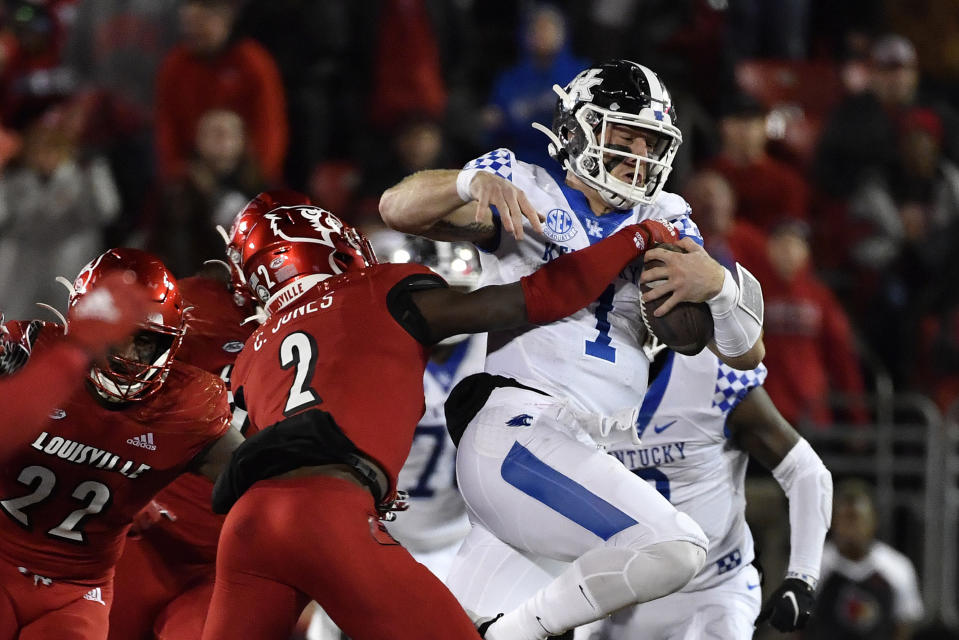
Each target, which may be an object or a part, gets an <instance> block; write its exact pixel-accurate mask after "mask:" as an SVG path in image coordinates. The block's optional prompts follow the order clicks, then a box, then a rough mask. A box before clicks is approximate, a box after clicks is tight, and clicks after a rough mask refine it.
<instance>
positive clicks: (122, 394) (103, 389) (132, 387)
mask: <svg viewBox="0 0 959 640" xmlns="http://www.w3.org/2000/svg"><path fill="white" fill-rule="evenodd" d="M169 357H170V350H169V349H167V350H166V351H164V352H163V353H162V354H160V357H159V358H157V359H156V360H155V361H154V362H153V364H152V365H150V370H149V371H148V372H147V374H146V375H145V376H144V378H143V382H133V383H130V384H123V383H120V382H116V381H115V380H113V379H111V378H110V376H108V375H107V374H106V373H104V372H103V371H102V370H100V369H98V368H97V367H92V368H91V369H90V379H91V380H93V382H94V383H95V384H94V388H95V389H96V390H97V393H99V394H100V396H101V397H102V398H103V399H104V400H106V401H108V402H125V401H126V400H130V399H132V398H134V397H136V395H137V394H139V393H140V392H141V391H142V390H143V388H144V387H146V383H147V382H148V381H149V380H150V379H151V378H152V377H153V376H155V375H156V374H157V373H158V372H159V371H162V370H163V367H164V366H165V365H166V362H167V360H168V359H169Z"/></svg>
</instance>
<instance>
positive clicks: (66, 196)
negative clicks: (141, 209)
mask: <svg viewBox="0 0 959 640" xmlns="http://www.w3.org/2000/svg"><path fill="white" fill-rule="evenodd" d="M69 119H70V118H69V114H68V110H66V109H64V107H63V106H59V107H54V108H53V109H51V110H50V111H48V112H47V113H46V114H44V116H43V117H42V118H41V119H40V120H38V121H36V122H34V123H33V125H32V126H31V127H30V128H29V130H28V131H27V133H26V135H25V139H24V148H23V153H22V162H21V164H20V165H19V166H18V167H15V168H10V169H8V170H7V171H6V172H5V173H4V174H3V175H2V176H0V226H2V228H3V234H2V235H0V300H4V305H5V311H6V313H7V315H8V317H10V318H30V317H33V316H34V309H33V307H32V306H33V303H34V302H44V303H47V304H54V305H55V304H56V303H57V302H59V301H60V300H61V299H62V294H63V288H62V287H61V286H60V285H59V284H57V283H56V282H55V281H54V278H56V277H57V276H62V275H64V274H72V273H77V272H78V271H79V270H80V267H82V266H83V265H84V264H85V263H86V262H87V260H89V258H90V256H91V255H95V254H96V253H98V252H100V251H102V250H103V244H104V239H103V229H104V228H105V227H106V226H107V225H108V224H109V223H110V222H112V221H113V220H114V219H116V217H117V215H118V213H119V210H120V201H119V196H118V193H117V189H116V186H115V184H114V182H113V176H112V174H111V172H110V168H109V165H108V164H107V162H106V161H105V160H103V159H102V158H100V157H97V156H94V157H86V158H84V157H83V156H81V154H80V149H79V148H78V146H77V140H76V138H75V135H74V134H73V133H72V132H71V130H70V126H69ZM25 265H30V266H29V268H25Z"/></svg>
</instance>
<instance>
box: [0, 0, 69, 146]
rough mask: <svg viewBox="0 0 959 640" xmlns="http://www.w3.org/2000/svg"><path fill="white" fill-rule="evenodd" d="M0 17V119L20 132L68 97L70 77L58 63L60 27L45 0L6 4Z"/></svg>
mask: <svg viewBox="0 0 959 640" xmlns="http://www.w3.org/2000/svg"><path fill="white" fill-rule="evenodd" d="M6 4H7V6H6V7H4V8H3V11H4V12H5V13H6V15H5V16H0V19H4V20H3V21H4V22H5V23H6V24H5V25H4V26H6V27H8V28H9V29H10V36H11V37H8V38H7V39H6V40H5V42H4V46H2V47H0V48H2V54H0V121H2V122H3V124H4V125H5V126H7V127H10V128H12V129H16V130H20V131H22V130H23V129H25V128H26V127H27V126H28V125H29V124H30V123H31V122H32V121H33V120H35V119H36V118H38V117H40V115H41V114H43V113H44V112H45V111H47V110H48V109H50V107H52V106H53V105H55V104H57V103H59V102H62V101H63V100H65V99H67V98H69V97H70V95H71V94H72V93H73V91H74V90H75V89H76V79H75V77H74V75H73V74H72V73H71V72H70V70H69V69H67V68H64V67H62V66H61V65H60V53H61V50H62V48H63V42H64V29H63V26H62V25H61V24H60V21H59V19H58V18H57V15H56V13H55V12H54V11H53V9H52V7H50V6H49V5H48V3H42V2H28V1H27V0H17V1H15V2H9V3H6Z"/></svg>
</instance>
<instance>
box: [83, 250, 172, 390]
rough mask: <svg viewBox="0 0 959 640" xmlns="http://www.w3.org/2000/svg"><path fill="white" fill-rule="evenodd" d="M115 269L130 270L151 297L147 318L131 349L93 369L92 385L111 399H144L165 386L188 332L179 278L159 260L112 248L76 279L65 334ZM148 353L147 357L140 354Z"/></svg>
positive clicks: (91, 373)
mask: <svg viewBox="0 0 959 640" xmlns="http://www.w3.org/2000/svg"><path fill="white" fill-rule="evenodd" d="M116 272H120V273H122V272H129V273H132V274H133V275H134V277H135V278H136V281H137V282H138V283H139V284H141V285H143V286H144V287H146V289H147V291H148V295H149V304H148V309H147V315H146V317H147V320H146V321H145V322H144V323H142V324H141V325H140V329H139V331H138V332H137V333H136V334H135V335H134V337H133V338H132V341H133V344H134V345H135V346H134V349H135V351H136V355H131V353H130V347H129V345H128V347H127V348H126V349H124V350H116V349H115V350H113V351H111V352H110V354H109V355H108V356H107V357H106V358H105V360H104V361H102V362H97V363H94V365H93V366H92V368H91V369H90V374H89V376H88V377H89V380H90V383H91V384H92V385H93V386H94V387H95V388H96V389H97V391H98V392H99V393H100V395H101V396H103V397H104V398H105V399H107V400H110V401H112V402H129V401H134V400H144V399H146V398H148V397H150V396H152V395H153V394H155V393H156V392H157V391H159V390H160V387H161V386H162V385H163V382H164V381H165V380H166V377H167V375H168V374H169V372H170V367H171V366H172V365H173V357H174V356H175V355H176V352H177V349H179V347H180V343H181V342H182V341H183V335H184V333H185V332H186V318H185V317H184V311H185V309H184V303H183V298H182V297H181V295H180V291H179V289H178V288H177V283H176V279H175V278H174V277H173V274H172V273H170V271H169V270H168V269H167V268H166V266H164V264H163V263H162V262H160V260H159V259H157V258H156V257H154V256H153V255H151V254H149V253H147V252H145V251H140V250H138V249H111V250H109V251H107V252H106V253H104V254H103V255H101V256H99V257H97V258H95V259H94V260H93V261H92V262H90V263H89V264H87V265H86V266H85V267H84V268H83V269H82V270H81V271H80V275H78V276H77V279H76V281H74V283H73V292H72V293H71V294H70V301H69V304H68V307H67V333H69V328H70V320H71V314H72V311H73V309H74V308H75V307H76V305H77V303H78V302H79V301H80V300H81V299H83V298H84V297H87V296H95V295H97V283H98V282H100V281H101V280H103V278H104V277H105V276H107V275H108V274H111V273H116ZM146 353H149V355H141V354H146Z"/></svg>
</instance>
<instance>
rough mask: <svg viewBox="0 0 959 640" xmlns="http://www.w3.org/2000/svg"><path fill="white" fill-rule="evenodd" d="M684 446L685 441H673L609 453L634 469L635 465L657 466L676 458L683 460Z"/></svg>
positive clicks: (684, 456) (669, 462) (684, 457)
mask: <svg viewBox="0 0 959 640" xmlns="http://www.w3.org/2000/svg"><path fill="white" fill-rule="evenodd" d="M685 448H686V443H685V442H673V443H671V444H664V445H657V446H655V447H645V448H643V449H627V450H623V451H610V454H611V455H613V456H615V457H616V459H617V460H619V461H620V462H622V463H623V464H624V465H626V466H627V467H629V468H630V469H635V468H637V467H658V466H659V465H661V464H672V463H674V462H676V461H677V460H685V459H686V453H685V451H684V449H685Z"/></svg>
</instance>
